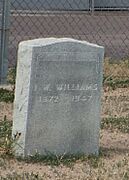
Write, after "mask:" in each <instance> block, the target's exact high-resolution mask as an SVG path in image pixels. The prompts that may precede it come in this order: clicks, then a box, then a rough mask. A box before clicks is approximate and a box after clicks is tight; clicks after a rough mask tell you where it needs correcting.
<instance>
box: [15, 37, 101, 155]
mask: <svg viewBox="0 0 129 180" xmlns="http://www.w3.org/2000/svg"><path fill="white" fill-rule="evenodd" d="M103 56H104V48H103V47H101V46H98V45H95V44H90V43H88V42H86V41H78V40H74V39H69V38H60V39H56V38H46V39H35V40H30V41H24V42H21V43H20V45H19V50H18V67H17V78H16V92H15V102H14V123H13V135H15V134H16V133H20V134H21V136H20V137H19V139H18V144H19V146H16V147H15V150H16V155H23V156H28V155H35V153H39V154H41V155H47V154H48V153H53V154H56V155H61V154H64V153H65V154H95V153H96V154H97V153H98V148H99V145H98V144H99V143H98V141H99V128H100V127H99V126H100V102H101V101H100V99H101V88H102V74H103V72H102V62H103Z"/></svg>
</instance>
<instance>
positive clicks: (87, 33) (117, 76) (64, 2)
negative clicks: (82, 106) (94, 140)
mask: <svg viewBox="0 0 129 180" xmlns="http://www.w3.org/2000/svg"><path fill="white" fill-rule="evenodd" d="M93 5H94V6H93ZM43 37H45V38H46V37H72V38H75V39H79V40H86V41H89V42H91V43H97V44H98V45H102V46H104V47H105V61H104V82H103V83H104V93H103V94H104V95H103V106H102V116H103V117H104V118H107V117H118V118H119V117H128V116H129V112H128V110H129V108H128V107H129V97H128V93H129V79H128V78H129V1H128V0H94V1H93V0H91V1H89V0H74V1H73V0H12V1H11V26H10V37H9V64H10V66H14V65H16V57H17V48H18V43H19V42H20V41H23V40H28V39H34V38H43Z"/></svg>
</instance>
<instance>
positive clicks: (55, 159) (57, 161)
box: [17, 153, 101, 168]
mask: <svg viewBox="0 0 129 180" xmlns="http://www.w3.org/2000/svg"><path fill="white" fill-rule="evenodd" d="M100 158H101V154H100V155H98V156H97V155H89V156H88V155H85V154H78V155H72V154H71V155H70V154H65V155H62V156H57V155H54V154H49V155H40V154H38V153H36V154H35V155H34V156H28V157H25V158H22V157H17V160H18V161H24V162H26V163H39V162H40V163H43V164H45V165H50V166H60V165H61V164H62V165H64V166H66V167H69V168H71V167H73V166H74V164H75V163H77V162H88V163H89V165H91V166H92V167H93V168H97V167H98V166H99V165H100Z"/></svg>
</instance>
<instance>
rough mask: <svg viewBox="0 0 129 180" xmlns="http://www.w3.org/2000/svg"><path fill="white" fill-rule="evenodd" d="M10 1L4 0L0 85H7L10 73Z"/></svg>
mask: <svg viewBox="0 0 129 180" xmlns="http://www.w3.org/2000/svg"><path fill="white" fill-rule="evenodd" d="M9 17H10V0H3V7H2V27H1V47H0V84H6V82H7V72H8V43H9Z"/></svg>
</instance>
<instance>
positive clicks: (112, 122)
mask: <svg viewBox="0 0 129 180" xmlns="http://www.w3.org/2000/svg"><path fill="white" fill-rule="evenodd" d="M101 128H102V129H104V128H106V129H107V128H109V129H118V130H119V131H121V132H123V133H129V117H126V118H125V117H120V118H104V119H103V120H102V121H101Z"/></svg>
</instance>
